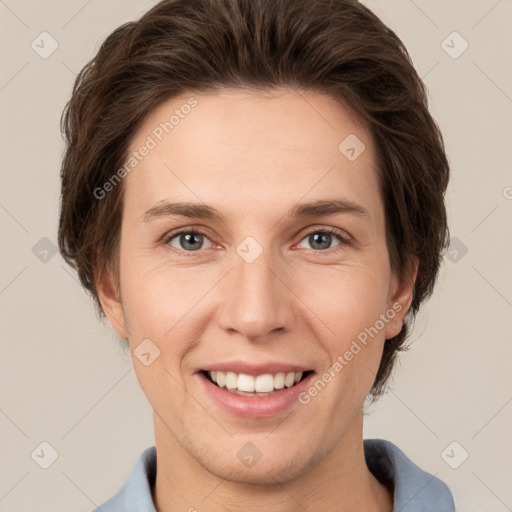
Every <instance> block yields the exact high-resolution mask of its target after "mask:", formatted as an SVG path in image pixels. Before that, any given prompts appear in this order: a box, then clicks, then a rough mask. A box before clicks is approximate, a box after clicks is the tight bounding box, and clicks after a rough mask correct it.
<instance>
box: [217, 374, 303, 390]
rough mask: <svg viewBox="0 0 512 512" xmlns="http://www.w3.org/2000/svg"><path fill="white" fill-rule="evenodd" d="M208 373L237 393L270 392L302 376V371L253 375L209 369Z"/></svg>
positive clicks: (220, 385) (287, 385) (291, 384)
mask: <svg viewBox="0 0 512 512" xmlns="http://www.w3.org/2000/svg"><path fill="white" fill-rule="evenodd" d="M208 375H209V376H210V378H211V379H212V380H213V382H216V383H217V385H218V386H219V387H220V388H224V387H225V388H227V390H228V391H232V392H235V393H237V392H238V391H239V392H240V393H239V394H244V395H245V394H251V393H255V394H257V395H260V394H263V395H265V394H271V393H273V392H274V390H276V389H283V388H284V387H285V386H286V387H287V388H289V387H291V386H293V385H294V384H297V383H298V382H299V381H300V380H301V379H302V376H303V372H288V373H284V372H279V373H276V374H271V373H264V374H262V375H258V376H256V377H253V376H252V375H247V374H245V373H240V374H236V373H234V372H221V371H209V372H208Z"/></svg>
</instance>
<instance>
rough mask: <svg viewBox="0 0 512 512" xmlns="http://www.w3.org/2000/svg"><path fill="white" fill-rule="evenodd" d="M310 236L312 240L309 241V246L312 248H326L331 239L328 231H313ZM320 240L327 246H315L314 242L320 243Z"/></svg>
mask: <svg viewBox="0 0 512 512" xmlns="http://www.w3.org/2000/svg"><path fill="white" fill-rule="evenodd" d="M311 237H312V240H313V241H312V242H310V243H311V246H312V247H313V248H314V249H328V248H329V245H330V241H331V235H330V234H329V233H314V234H312V235H311ZM311 237H310V238H311ZM322 239H323V240H322ZM322 241H323V242H324V243H325V242H326V243H327V246H325V247H315V244H322Z"/></svg>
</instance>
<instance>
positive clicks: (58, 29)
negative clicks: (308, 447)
mask: <svg viewBox="0 0 512 512" xmlns="http://www.w3.org/2000/svg"><path fill="white" fill-rule="evenodd" d="M364 3H365V4H367V5H368V6H369V7H370V8H372V9H373V10H374V11H375V12H376V13H377V14H378V15H379V16H380V17H381V18H382V19H383V20H384V22H386V23H387V24H388V25H389V26H390V27H391V28H393V29H394V30H395V32H396V33H397V34H398V35H399V37H401V38H402V39H403V41H404V42H405V44H406V46H407V47H408V49H409V50H410V53H411V55H412V58H413V61H414V64H415V66H416V68H417V70H418V72H419V74H420V75H421V76H422V77H424V80H425V82H426V84H427V86H428V89H429V94H430V102H431V109H432V112H433V115H434V117H435V118H436V120H437V121H438V123H439V125H440V126H441V129H442V131H443V133H444V136H445V140H446V145H447V151H448V155H449V159H450V162H451V165H452V179H451V184H450V187H449V191H448V194H447V205H448V209H449V216H450V228H451V234H452V237H453V238H454V239H456V240H455V241H453V245H452V247H453V251H451V252H450V254H449V256H447V257H446V258H445V262H444V265H443V269H442V273H441V276H440V280H439V283H438V287H437V290H436V292H435V294H434V296H433V298H432V299H431V301H430V302H429V303H428V305H427V306H426V308H425V310H424V312H423V314H422V315H421V316H420V317H418V319H417V322H416V326H415V331H414V333H413V335H412V339H415V340H416V341H415V343H414V345H413V346H414V348H413V349H412V350H411V351H410V352H408V353H407V354H405V355H403V356H402V358H401V365H400V367H399V368H397V370H396V373H395V379H394V387H393V390H392V391H390V392H389V393H388V394H387V395H386V396H385V397H384V398H382V399H381V401H380V402H378V403H377V404H376V406H374V407H373V409H372V410H371V411H370V414H369V415H368V417H367V418H366V429H365V437H370V438H371V437H378V438H384V439H389V440H391V441H393V442H395V443H396V444H397V445H398V446H399V447H400V448H401V449H402V450H403V451H404V452H405V453H406V454H407V455H408V456H409V457H410V458H411V459H412V460H413V461H414V462H416V463H417V464H418V465H419V466H421V467H422V468H423V469H425V470H426V471H429V472H431V473H433V474H435V475H437V476H438V477H439V478H441V479H442V480H444V481H445V482H446V483H447V484H448V485H449V486H450V487H451V488H452V491H453V493H454V495H455V500H456V504H457V506H458V510H467V511H491V510H492V511H493V512H504V511H507V510H512V486H511V485H510V483H511V481H512V469H511V461H512V440H511V435H510V434H511V432H512V386H511V384H512V377H511V362H512V322H511V317H512V272H511V270H510V262H511V261H512V238H511V229H510V228H511V224H512V223H511V221H512V173H511V157H510V137H511V135H512V65H511V58H510V55H511V54H512V52H511V50H512V30H511V25H510V22H511V20H512V1H511V0H501V1H496V0H479V1H473V2H467V1H463V0H452V1H450V2H445V1H441V0H436V1H429V2H427V1H426V0H415V1H413V0H388V1H386V2H384V1H380V2H379V1H370V0H367V1H366V2H364ZM151 5H152V2H150V1H146V2H142V1H141V0H122V1H121V0H115V1H110V2H103V1H101V2H100V1H99V0H89V1H86V0H85V1H84V0H73V1H64V0H54V1H53V2H29V1H26V0H5V1H4V0H0V20H1V22H0V34H1V35H0V38H1V45H2V46H1V48H2V50H1V52H2V66H1V69H0V109H1V114H2V115H1V128H0V129H1V133H0V140H1V153H0V154H1V171H0V177H1V186H0V228H1V235H2V236H1V237H0V254H1V266H0V319H1V330H0V343H1V358H0V433H1V436H0V443H1V455H0V511H2V512H6V511H9V512H14V511H16V512H29V511H30V512H33V511H39V510H41V511H43V510H44V511H49V510H52V511H54V512H64V511H66V512H67V511H69V510H75V511H77V512H79V511H82V512H88V511H90V510H91V509H93V508H94V507H95V506H97V505H99V504H101V503H102V502H103V501H105V500H106V499H107V498H109V497H111V496H112V495H113V494H114V493H115V492H116V491H117V490H118V488H119V487H120V486H121V485H122V483H123V482H124V481H125V479H126V478H127V476H128V474H129V472H130V470H131V468H132V466H133V463H134V461H135V459H136V458H137V457H138V455H139V454H140V452H141V451H142V450H143V449H144V448H146V447H148V446H150V445H152V444H154V437H153V425H152V416H151V410H150V408H149V405H148V404H147V403H146V400H145V397H144V395H143V393H142V391H141V390H140V389H139V385H138V382H137V380H136V377H135V374H134V372H133V369H132V363H131V359H130V357H129V354H125V353H123V351H122V350H121V349H120V348H119V342H118V340H117V339H116V338H115V336H114V334H113V332H112V331H111V330H110V328H109V326H108V325H102V324H101V323H99V322H98V321H97V320H96V318H95V315H94V310H93V308H92V303H91V302H90V300H89V299H88V297H87V296H86V295H85V293H84V292H83V291H82V289H81V287H80V286H79V284H78V283H77V281H76V278H75V276H74V275H73V274H72V273H71V271H70V270H69V269H68V268H67V267H66V266H65V265H64V263H63V261H62V259H61V258H60V256H59V255H58V254H55V255H54V254H53V253H52V252H51V248H52V245H53V244H55V243H56V238H57V234H56V230H57V220H58V201H59V167H60V158H61V156H62V151H63V142H62V139H61V136H60V132H59V119H60V115H61V112H62V109H63V107H64V104H65V103H66V101H67V100H68V98H69V95H70V92H71V87H72V83H73V80H74V78H75V74H76V73H77V72H78V71H79V70H80V69H81V68H82V66H83V65H84V64H85V63H86V61H87V60H89V59H90V58H91V57H92V56H93V54H94V53H95V52H96V51H97V49H98V48H99V45H100V43H101V42H102V41H103V39H104V38H105V37H106V36H107V34H109V33H110V32H111V31H112V30H113V29H114V28H115V27H117V26H118V25H120V24H121V23H124V22H125V21H128V20H131V19H135V18H137V17H138V16H139V15H140V14H141V13H142V12H143V11H145V10H146V9H147V8H148V7H150V6H151ZM43 31H46V32H48V33H49V34H50V35H51V36H52V37H53V38H54V39H55V40H56V41H57V43H58V48H57V49H56V50H55V52H54V53H53V54H51V55H50V56H49V57H48V58H46V59H43V58H42V57H41V56H40V55H39V54H38V53H36V52H35V51H34V50H33V49H32V47H31V43H32V42H33V41H34V40H35V41H36V43H37V42H38V41H40V37H39V34H41V32H43ZM454 31H456V32H458V34H460V36H458V35H450V34H452V32H454ZM448 36H450V37H448ZM44 37H47V36H44ZM447 37H448V39H446V38H447ZM461 38H463V39H461ZM444 40H446V42H445V43H444V44H443V43H442V42H443V41H444ZM464 40H465V41H467V43H468V44H469V47H468V48H467V50H466V51H465V52H464V53H462V54H461V55H460V56H458V58H453V57H452V56H450V55H449V54H448V53H447V51H448V52H451V53H452V55H456V54H457V53H459V51H460V50H461V49H463V44H464ZM45 48H46V49H48V48H50V42H49V39H46V45H45ZM445 50H446V51H445ZM44 237H46V238H47V239H49V240H45V239H44ZM41 239H44V240H43V241H41ZM36 244H38V245H36ZM34 246H35V249H34ZM466 249H467V252H464V251H465V250H466ZM45 250H48V251H49V252H48V253H44V251H45ZM45 258H46V261H41V259H43V260H44V259H45ZM454 441H455V442H456V443H458V444H456V445H452V446H449V445H450V444H451V443H452V442H454ZM43 442H46V443H49V445H51V447H49V446H47V445H42V446H41V443H43ZM447 447H449V448H448V450H447V451H445V449H446V448H447ZM52 450H55V452H56V453H57V454H58V458H57V459H56V460H55V462H54V463H53V464H51V465H50V466H49V467H48V468H47V469H43V468H42V467H40V465H41V464H43V465H44V463H45V462H46V463H49V462H51V458H50V457H51V453H52ZM466 451H467V452H468V454H469V457H468V458H467V460H465V461H464V462H463V463H462V464H461V465H460V466H459V467H458V468H457V469H453V468H452V467H450V465H449V464H448V463H447V462H446V461H448V462H450V464H451V465H452V466H455V465H457V464H460V462H461V461H462V460H463V458H464V454H465V452H466ZM443 453H444V455H442V454H443ZM38 454H39V456H38ZM41 454H44V456H43V455H41ZM210 491H211V490H209V489H208V490H205V494H207V493H209V492H210ZM206 503H207V502H205V506H206Z"/></svg>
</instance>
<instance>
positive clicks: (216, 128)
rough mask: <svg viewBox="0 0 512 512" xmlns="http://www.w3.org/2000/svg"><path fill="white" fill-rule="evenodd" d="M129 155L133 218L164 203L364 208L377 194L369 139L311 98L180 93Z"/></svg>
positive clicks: (331, 104)
mask: <svg viewBox="0 0 512 512" xmlns="http://www.w3.org/2000/svg"><path fill="white" fill-rule="evenodd" d="M144 147H146V148H149V149H146V150H144V151H141V150H142V149H143V148H144ZM131 152H138V153H139V157H138V159H137V161H136V162H135V165H134V166H133V168H132V169H131V171H130V172H129V173H128V174H127V177H126V179H127V187H126V192H125V194H126V196H127V197H126V199H127V202H128V203H129V204H130V206H131V207H136V209H137V210H140V209H142V208H147V207H149V206H151V205H153V204H155V203H156V202H158V201H161V200H162V199H165V198H166V197H172V198H180V199H185V198H186V199H193V200H198V199H199V200H202V201H204V202H208V203H209V204H212V203H216V204H219V203H223V202H224V203H226V204H227V203H229V202H230V201H233V200H238V201H245V202H246V204H247V203H248V202H249V201H250V203H251V204H254V205H256V204H258V205H260V206H263V205H264V204H265V202H272V203H275V202H278V203H279V202H283V201H287V198H288V199H289V201H288V202H290V201H291V202H296V201H298V200H299V199H300V198H301V196H304V195H305V194H307V195H308V198H309V199H313V198H315V196H318V197H325V196H326V195H329V194H330V195H331V196H332V192H333V191H336V190H337V191H339V193H338V196H351V197H352V198H353V199H355V198H357V199H358V200H359V201H360V202H361V203H363V204H366V205H367V206H368V209H371V203H372V202H375V200H376V199H377V200H378V197H376V196H375V194H377V196H378V195H379V191H378V189H377V174H376V172H377V171H376V168H375V159H374V146H373V141H372V139H371V137H370V134H369V131H368V130H367V129H366V128H365V126H364V124H363V123H362V122H361V121H360V119H358V118H357V117H356V116H355V115H354V114H353V113H352V112H350V111H349V110H347V109H345V108H344V107H343V106H342V105H341V104H340V103H339V102H337V101H335V100H334V99H333V98H331V97H329V96H326V95H322V94H319V93H315V92H307V93H305V92H300V93H299V92H297V91H293V90H289V89H276V90H273V91H271V92H265V93H254V92H249V91H247V90H237V89H223V90H221V91H218V92H213V93H208V94H204V93H201V94H182V95H180V96H176V97H174V98H172V99H170V100H168V101H166V102H165V103H163V104H161V105H160V106H158V107H157V108H155V109H154V110H153V111H152V112H151V113H150V115H149V116H148V117H147V119H146V120H145V122H144V124H143V125H142V126H141V128H140V129H139V131H138V133H137V134H136V135H135V137H133V139H132V141H131V144H130V153H131ZM142 152H143V153H144V155H145V156H142V157H141V156H140V153H142ZM354 156H355V158H354Z"/></svg>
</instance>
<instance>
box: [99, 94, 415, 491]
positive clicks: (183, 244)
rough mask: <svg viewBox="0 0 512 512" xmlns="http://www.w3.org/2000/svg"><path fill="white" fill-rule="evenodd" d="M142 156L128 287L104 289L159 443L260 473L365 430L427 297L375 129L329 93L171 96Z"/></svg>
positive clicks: (123, 260)
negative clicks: (400, 266) (393, 219)
mask: <svg viewBox="0 0 512 512" xmlns="http://www.w3.org/2000/svg"><path fill="white" fill-rule="evenodd" d="M191 98H193V99H191ZM186 105H189V107H186ZM172 115H174V116H175V117H174V118H173V120H171V123H173V124H172V126H171V124H169V123H168V124H167V125H165V122H169V119H170V118H171V116H172ZM163 127H165V129H164V128H163ZM166 131H167V132H168V133H166ZM347 137H350V138H349V139H347ZM356 137H357V139H356ZM345 139H347V141H346V142H345V143H343V144H341V146H340V143H342V142H343V141H345ZM362 144H364V151H362V152H361V149H362V148H363V146H362ZM144 146H145V147H146V148H149V149H148V150H147V151H146V150H142V149H141V148H142V147H144ZM351 148H352V149H351ZM130 149H131V151H137V152H138V156H137V163H136V165H134V166H133V168H131V170H130V171H129V173H127V175H126V176H125V177H124V180H125V182H124V185H125V190H124V210H123V221H122V228H121V240H120V248H119V251H120V253H119V282H120V294H119V296H116V293H115V292H114V291H113V285H112V281H111V280H108V279H107V278H104V279H102V280H101V283H100V285H99V293H100V299H101V301H102V305H103V307H104V310H105V312H106V314H107V316H108V318H109V320H110V322H111V324H112V326H113V328H114V329H116V331H117V332H118V334H119V335H120V336H121V337H123V338H127V339H128V340H129V344H130V348H131V351H132V358H133V364H134V368H135V371H136V374H137V378H138V380H139V382H140V385H141V386H142V389H143V391H144V393H145V395H146V397H147V399H148V400H149V402H150V404H151V406H152V408H153V410H154V412H155V415H154V417H155V429H156V432H157V434H156V435H157V445H158V443H159V442H160V443H166V444H167V446H174V447H179V450H175V453H180V454H181V455H180V456H181V457H183V458H185V459H188V460H195V461H197V462H198V463H199V464H200V465H201V466H202V467H203V468H205V469H206V470H208V471H209V472H211V473H213V474H215V475H217V476H220V477H222V478H226V477H228V475H229V479H231V480H236V481H240V482H253V483H256V482H265V481H267V480H266V479H267V476H268V474H269V473H271V474H272V475H273V478H274V479H278V480H280V481H282V482H284V481H289V480H291V479H293V478H297V477H298V476H300V475H302V474H305V473H306V472H307V471H308V470H310V469H311V468H313V467H315V465H317V464H318V463H319V461H321V460H323V459H324V458H326V457H328V456H330V455H329V454H331V453H332V452H333V451H335V450H336V449H337V447H338V446H341V443H342V440H343V439H348V438H349V437H350V436H352V438H357V436H359V437H360V438H361V437H362V433H361V422H360V419H361V417H362V416H361V407H362V405H363V403H364V400H365V397H366V396H367V394H368V392H369V390H370V388H371V386H372V384H373V382H374V379H375V375H376V372H377V369H378V366H379V361H380V358H381V354H382V350H383V345H384V343H385V340H386V339H387V338H391V337H393V336H395V335H396V334H398V332H399V331H400V328H401V325H402V318H403V316H404V315H405V313H406V312H407V309H408V307H409V305H410V299H411V293H410V292H411V288H410V286H408V285H407V284H406V283H404V282H401V281H400V280H398V279H397V277H396V276H395V275H394V274H393V273H392V272H391V269H390V263H389V257H388V251H387V247H386V236H385V235H386V234H385V219H384V206H383V201H382V197H381V194H380V190H379V186H378V180H377V170H376V168H375V147H374V144H373V142H372V140H371V137H370V136H369V133H368V131H367V130H366V129H365V128H364V127H363V126H362V125H361V124H360V123H359V122H358V121H357V119H356V118H355V117H354V116H353V115H351V114H350V113H349V112H348V111H347V110H344V109H343V108H342V107H341V106H340V105H339V104H338V103H337V102H335V101H334V100H333V99H331V98H329V97H327V96H324V95H320V94H315V93H307V94H302V95H299V94H298V93H296V92H294V91H291V90H286V89H282V90H279V91H277V90H275V91H273V92H272V93H270V92H269V93H266V94H265V95H263V94H257V95H256V94H253V93H250V92H247V91H241V90H227V89H224V90H223V91H222V92H220V93H211V94H193V95H183V96H180V97H175V98H173V99H172V100H170V101H168V102H166V103H165V104H163V105H161V106H160V107H158V108H157V109H155V110H154V111H153V112H152V114H151V115H150V117H149V118H148V119H147V120H146V122H145V123H144V125H143V126H142V128H141V130H139V132H138V133H137V134H136V136H135V137H134V138H133V140H132V142H131V146H130ZM132 163H133V162H132ZM185 203H186V204H185ZM192 203H193V204H194V205H196V206H194V205H193V204H192ZM365 335H366V336H365ZM363 340H365V341H363ZM356 347H358V348H359V350H358V349H357V348H356ZM350 354H351V355H350ZM336 363H338V364H336ZM211 372H213V374H212V373H211ZM329 377H330V378H329ZM210 379H213V380H217V381H218V382H217V384H215V383H213V382H212V381H211V380H210ZM283 380H284V382H283ZM296 381H298V382H297V383H295V382H296ZM292 384H293V385H292ZM222 385H223V386H224V387H221V386H222ZM227 388H229V390H228V389H227ZM255 388H256V391H254V390H255ZM279 388H280V389H279ZM237 389H238V391H237ZM251 390H252V391H251ZM270 390H272V391H270ZM269 392H270V394H269ZM244 393H245V394H244ZM255 393H261V394H255ZM157 448H158V446H157ZM258 458H259V460H258ZM255 460H256V463H253V462H251V461H255ZM233 475H236V476H233ZM274 481H275V480H274Z"/></svg>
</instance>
